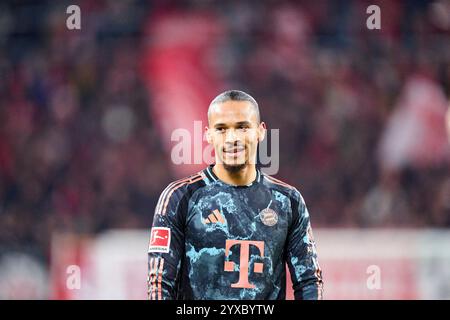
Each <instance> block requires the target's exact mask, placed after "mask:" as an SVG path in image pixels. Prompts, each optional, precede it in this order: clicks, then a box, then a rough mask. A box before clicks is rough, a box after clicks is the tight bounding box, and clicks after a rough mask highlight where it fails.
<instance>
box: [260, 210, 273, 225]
mask: <svg viewBox="0 0 450 320" xmlns="http://www.w3.org/2000/svg"><path fill="white" fill-rule="evenodd" d="M259 218H260V219H261V222H262V223H264V224H265V225H266V226H269V227H272V226H274V225H276V224H277V222H278V214H277V213H276V212H275V211H273V210H272V209H270V208H266V209H264V210H262V211H261V212H260V213H259Z"/></svg>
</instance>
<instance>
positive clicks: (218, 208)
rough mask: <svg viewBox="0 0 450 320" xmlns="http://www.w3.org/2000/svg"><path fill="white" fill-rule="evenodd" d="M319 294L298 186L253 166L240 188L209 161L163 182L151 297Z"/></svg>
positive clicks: (151, 257) (152, 245)
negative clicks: (194, 171)
mask: <svg viewBox="0 0 450 320" xmlns="http://www.w3.org/2000/svg"><path fill="white" fill-rule="evenodd" d="M286 264H287V266H288V267H289V273H290V275H291V279H292V284H293V290H294V296H295V299H321V298H322V290H323V281H322V272H321V269H320V266H319V263H318V259H317V251H316V246H315V242H314V238H313V234H312V230H311V223H310V217H309V213H308V210H307V208H306V205H305V201H304V200H303V197H302V196H301V194H300V192H299V191H298V190H297V189H296V188H295V187H292V186H290V185H288V184H286V183H284V182H282V181H280V180H278V179H275V178H273V177H271V176H269V175H266V174H264V173H262V172H261V171H260V170H259V169H257V176H256V179H255V180H254V181H253V182H252V183H251V184H249V185H247V186H233V185H230V184H227V183H225V182H223V181H221V180H220V179H218V177H217V176H216V175H215V174H214V172H213V170H212V166H208V167H207V168H206V169H205V170H202V171H200V172H199V173H197V174H194V175H191V176H189V177H187V178H185V179H180V180H177V181H175V182H173V183H171V184H169V185H168V186H167V188H166V189H165V190H164V191H163V192H162V194H161V196H160V199H159V201H158V204H157V207H156V210H155V214H154V218H153V225H152V229H151V232H150V242H149V248H148V267H149V268H148V270H149V272H148V279H147V280H148V298H149V299H151V300H166V299H183V300H198V299H207V300H216V299H220V300H228V299H231V300H233V299H234V300H235V299H257V300H266V299H267V300H273V299H285V298H286Z"/></svg>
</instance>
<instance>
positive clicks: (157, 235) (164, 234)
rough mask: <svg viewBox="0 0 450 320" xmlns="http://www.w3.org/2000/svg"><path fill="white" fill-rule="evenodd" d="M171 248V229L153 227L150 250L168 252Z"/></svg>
mask: <svg viewBox="0 0 450 320" xmlns="http://www.w3.org/2000/svg"><path fill="white" fill-rule="evenodd" d="M169 248H170V229H169V228H162V227H153V228H152V231H151V235H150V244H149V246H148V252H165V253H168V252H169Z"/></svg>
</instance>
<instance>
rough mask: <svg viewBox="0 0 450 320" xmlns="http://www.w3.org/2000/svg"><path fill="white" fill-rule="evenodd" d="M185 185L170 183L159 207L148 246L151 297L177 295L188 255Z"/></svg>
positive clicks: (148, 281)
mask: <svg viewBox="0 0 450 320" xmlns="http://www.w3.org/2000/svg"><path fill="white" fill-rule="evenodd" d="M182 189H183V188H182V187H181V188H180V186H178V187H177V185H176V184H171V185H169V186H168V187H167V188H166V189H165V190H164V191H163V192H162V194H161V196H160V198H159V201H158V204H157V206H156V208H155V212H154V217H153V224H152V228H151V231H150V241H149V246H148V278H147V283H148V299H149V300H173V299H176V298H177V294H178V284H179V282H180V277H181V271H180V270H181V263H182V258H183V257H184V224H185V223H184V221H185V217H186V215H185V211H186V205H185V201H183V198H184V197H183V191H182Z"/></svg>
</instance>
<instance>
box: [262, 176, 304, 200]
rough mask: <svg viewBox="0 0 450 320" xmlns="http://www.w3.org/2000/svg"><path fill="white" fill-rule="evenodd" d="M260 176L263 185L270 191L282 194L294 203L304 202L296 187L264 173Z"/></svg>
mask: <svg viewBox="0 0 450 320" xmlns="http://www.w3.org/2000/svg"><path fill="white" fill-rule="evenodd" d="M261 176H262V177H263V178H262V179H263V182H264V184H265V185H266V186H268V187H269V188H270V189H273V190H276V191H278V192H280V193H282V194H284V195H285V196H287V197H289V198H290V199H291V200H293V201H295V202H299V203H300V202H304V200H303V197H302V195H301V193H300V191H299V190H298V189H297V188H296V187H294V186H292V185H290V184H288V183H286V182H284V181H282V180H280V179H277V178H275V177H272V176H270V175H268V174H265V173H262V174H261Z"/></svg>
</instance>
